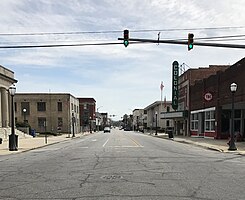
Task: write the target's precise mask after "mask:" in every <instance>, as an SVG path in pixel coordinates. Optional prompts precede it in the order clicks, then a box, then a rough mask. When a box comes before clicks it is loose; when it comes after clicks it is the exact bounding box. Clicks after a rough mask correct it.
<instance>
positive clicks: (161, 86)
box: [160, 82, 164, 91]
mask: <svg viewBox="0 0 245 200" xmlns="http://www.w3.org/2000/svg"><path fill="white" fill-rule="evenodd" d="M163 88H164V85H163V82H161V85H160V89H161V91H162V90H163Z"/></svg>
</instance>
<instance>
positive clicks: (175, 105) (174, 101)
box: [172, 61, 179, 110]
mask: <svg viewBox="0 0 245 200" xmlns="http://www.w3.org/2000/svg"><path fill="white" fill-rule="evenodd" d="M172 73H173V77H172V108H173V109H174V110H177V109H178V99H179V88H178V85H179V63H178V62H177V61H174V62H173V72H172Z"/></svg>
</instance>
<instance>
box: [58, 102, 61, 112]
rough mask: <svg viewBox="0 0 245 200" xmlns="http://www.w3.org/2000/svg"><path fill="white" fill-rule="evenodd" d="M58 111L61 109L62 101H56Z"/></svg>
mask: <svg viewBox="0 0 245 200" xmlns="http://www.w3.org/2000/svg"><path fill="white" fill-rule="evenodd" d="M57 107H58V111H62V102H58V103H57Z"/></svg>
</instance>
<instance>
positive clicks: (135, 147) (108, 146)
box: [108, 146, 144, 148]
mask: <svg viewBox="0 0 245 200" xmlns="http://www.w3.org/2000/svg"><path fill="white" fill-rule="evenodd" d="M108 147H111V148H143V147H144V146H108Z"/></svg>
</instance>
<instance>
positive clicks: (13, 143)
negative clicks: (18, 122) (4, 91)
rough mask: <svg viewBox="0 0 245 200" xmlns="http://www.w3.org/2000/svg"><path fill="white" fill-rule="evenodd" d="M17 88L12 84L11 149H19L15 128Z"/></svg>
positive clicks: (10, 90) (10, 92) (10, 89)
mask: <svg viewBox="0 0 245 200" xmlns="http://www.w3.org/2000/svg"><path fill="white" fill-rule="evenodd" d="M15 92H16V88H15V87H14V86H10V88H9V94H10V95H11V134H10V135H9V151H18V149H17V139H18V138H17V136H16V135H15V129H14V95H15Z"/></svg>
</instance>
